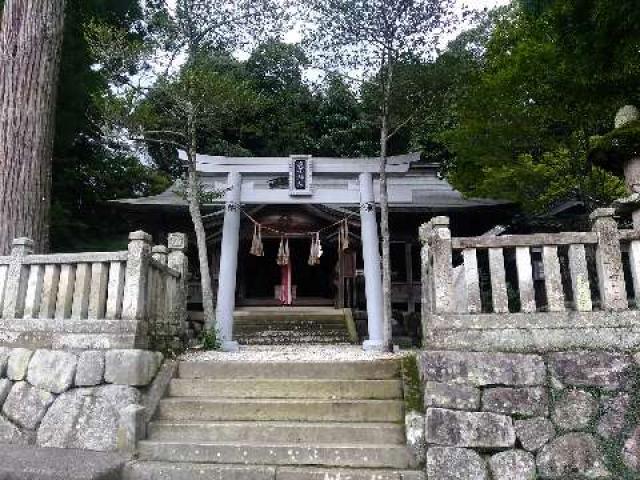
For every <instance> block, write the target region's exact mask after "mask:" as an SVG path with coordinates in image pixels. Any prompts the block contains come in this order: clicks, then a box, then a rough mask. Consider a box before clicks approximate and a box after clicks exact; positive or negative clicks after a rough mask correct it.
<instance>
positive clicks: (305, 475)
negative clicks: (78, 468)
mask: <svg viewBox="0 0 640 480" xmlns="http://www.w3.org/2000/svg"><path fill="white" fill-rule="evenodd" d="M123 479H124V480H425V474H424V473H422V472H419V471H416V470H379V469H342V468H318V467H278V466H255V465H252V466H243V465H221V464H218V465H208V464H201V463H167V462H132V463H130V464H129V465H127V466H126V468H125V470H124V476H123Z"/></svg>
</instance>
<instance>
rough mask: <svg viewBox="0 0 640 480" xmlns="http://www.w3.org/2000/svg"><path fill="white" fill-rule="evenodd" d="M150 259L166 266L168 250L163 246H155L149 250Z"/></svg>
mask: <svg viewBox="0 0 640 480" xmlns="http://www.w3.org/2000/svg"><path fill="white" fill-rule="evenodd" d="M151 257H152V258H153V259H154V260H156V261H157V262H160V263H161V264H163V265H166V264H167V259H168V257H169V249H168V248H167V247H165V246H164V245H156V246H154V247H153V248H152V249H151Z"/></svg>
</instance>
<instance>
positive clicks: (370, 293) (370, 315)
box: [359, 173, 385, 350]
mask: <svg viewBox="0 0 640 480" xmlns="http://www.w3.org/2000/svg"><path fill="white" fill-rule="evenodd" d="M359 183H360V223H361V233H362V257H363V259H364V281H365V294H366V297H367V319H368V328H369V340H366V341H365V342H364V344H363V348H364V349H365V350H383V349H384V348H385V344H384V306H383V302H382V273H381V269H380V242H379V240H378V223H377V220H376V204H375V197H374V195H373V176H372V175H371V173H361V174H360V178H359Z"/></svg>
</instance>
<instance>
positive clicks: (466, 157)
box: [438, 0, 640, 213]
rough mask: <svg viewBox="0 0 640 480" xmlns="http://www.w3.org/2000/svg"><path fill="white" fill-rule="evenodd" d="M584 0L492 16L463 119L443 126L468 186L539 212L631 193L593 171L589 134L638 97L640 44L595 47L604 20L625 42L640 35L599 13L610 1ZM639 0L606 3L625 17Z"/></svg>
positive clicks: (463, 94) (458, 174)
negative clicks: (605, 51)
mask: <svg viewBox="0 0 640 480" xmlns="http://www.w3.org/2000/svg"><path fill="white" fill-rule="evenodd" d="M577 3H579V4H580V5H581V6H580V7H575V8H574V6H575V5H576V2H569V1H563V0H558V1H549V2H546V4H545V5H543V6H542V7H543V8H540V9H534V10H535V11H533V10H531V9H528V10H522V9H517V8H513V9H511V10H505V11H503V12H502V13H501V14H500V15H498V16H496V17H495V18H494V22H495V27H494V28H493V30H492V33H491V35H490V38H489V40H488V42H487V43H486V52H485V54H484V55H483V61H482V64H481V69H480V70H479V71H478V73H477V75H475V76H474V77H472V78H471V80H470V83H469V85H468V86H467V87H466V88H464V89H462V90H459V91H458V95H457V97H456V99H455V104H454V109H455V124H454V125H453V126H452V127H451V128H448V129H446V130H444V131H442V132H440V134H439V135H438V138H439V139H440V140H441V141H442V142H443V143H444V144H445V145H446V147H447V149H448V151H449V152H450V153H451V154H452V159H451V162H450V165H449V166H450V168H449V178H450V180H451V181H452V183H453V184H454V186H456V187H457V188H459V189H460V190H462V191H463V192H464V193H466V194H468V195H470V196H487V197H495V198H505V199H509V200H514V201H517V202H519V203H520V204H521V205H522V206H523V208H524V209H525V211H527V212H529V213H540V212H542V211H544V210H545V209H546V208H548V207H549V206H550V205H552V204H553V203H554V202H557V201H558V200H562V199H564V198H566V197H571V198H576V197H577V198H579V199H581V200H582V201H584V202H585V204H586V205H587V207H588V208H594V207H595V206H599V205H602V204H607V203H608V202H610V201H611V200H613V199H614V198H616V197H617V196H619V195H620V194H621V193H622V192H623V190H622V184H621V182H620V181H618V180H616V179H615V178H614V177H612V176H611V175H609V174H607V173H605V172H604V171H602V170H599V169H595V170H593V171H591V172H590V171H589V169H588V167H589V162H588V160H587V148H586V147H585V145H584V144H585V143H586V142H584V141H583V140H581V139H584V138H587V137H589V136H592V135H596V134H598V133H603V132H606V131H609V130H610V129H611V122H612V119H613V116H614V114H615V112H616V110H617V109H618V108H619V107H620V106H622V105H624V104H627V103H633V102H634V100H635V99H638V93H639V92H638V88H637V85H638V80H640V76H638V73H639V72H638V69H637V68H636V66H637V65H638V57H637V53H638V50H637V49H636V50H635V58H632V56H630V55H626V56H624V60H620V62H622V63H620V64H618V62H617V61H614V62H607V61H606V59H605V57H604V56H602V55H599V54H597V51H596V45H597V43H598V42H599V40H598V39H599V38H600V35H601V34H602V29H605V30H607V31H608V32H609V35H610V37H611V38H615V39H617V41H619V42H620V44H621V45H622V44H624V45H627V44H632V45H637V36H636V37H635V38H633V37H632V33H633V28H632V27H631V26H630V25H629V24H628V23H627V22H623V23H622V24H620V25H619V26H618V27H616V24H615V22H609V20H603V22H600V17H599V15H600V14H601V13H602V11H601V8H602V6H603V2H599V1H595V0H594V1H583V2H577ZM631 3H633V2H629V1H623V2H620V3H618V2H616V4H615V6H614V5H613V4H611V3H610V2H607V9H608V13H607V15H608V16H612V17H615V18H616V19H618V20H620V17H619V14H620V12H623V11H628V8H629V6H630V5H631ZM529 6H530V5H529ZM538 6H541V5H538ZM612 10H616V11H617V13H615V14H613V13H611V12H610V11H612ZM634 15H636V16H637V13H636V14H634ZM594 42H595V43H594ZM623 50H625V51H626V50H627V49H626V47H624V48H623ZM614 56H617V54H616V55H614ZM621 58H622V57H621Z"/></svg>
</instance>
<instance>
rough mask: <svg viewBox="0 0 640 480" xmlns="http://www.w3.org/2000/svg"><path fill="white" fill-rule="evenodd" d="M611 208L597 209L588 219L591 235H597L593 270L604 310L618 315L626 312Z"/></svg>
mask: <svg viewBox="0 0 640 480" xmlns="http://www.w3.org/2000/svg"><path fill="white" fill-rule="evenodd" d="M614 214H615V210H614V209H613V208H599V209H597V210H595V211H594V212H593V213H592V214H591V215H590V217H589V218H590V220H591V221H592V222H593V231H594V232H596V233H597V235H598V244H597V247H596V266H597V270H598V282H599V285H600V299H601V302H602V309H603V310H611V311H620V310H626V309H627V308H629V304H628V302H627V292H626V287H625V281H624V271H623V268H622V253H621V251H620V235H619V232H618V225H617V223H616V221H615V219H614V218H613V216H614Z"/></svg>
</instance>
